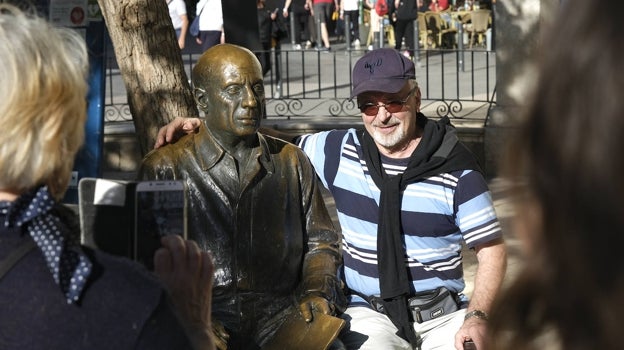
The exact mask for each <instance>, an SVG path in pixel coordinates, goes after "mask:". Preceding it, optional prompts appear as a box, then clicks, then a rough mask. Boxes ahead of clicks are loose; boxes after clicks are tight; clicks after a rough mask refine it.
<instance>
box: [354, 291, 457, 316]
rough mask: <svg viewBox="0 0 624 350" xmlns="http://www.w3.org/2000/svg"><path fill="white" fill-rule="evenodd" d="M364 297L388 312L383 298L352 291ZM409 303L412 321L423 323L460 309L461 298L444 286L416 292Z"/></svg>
mask: <svg viewBox="0 0 624 350" xmlns="http://www.w3.org/2000/svg"><path fill="white" fill-rule="evenodd" d="M350 292H351V293H353V294H357V295H359V296H360V297H362V298H364V299H365V300H366V301H367V302H368V303H369V304H370V306H371V307H372V308H373V310H375V311H377V312H380V313H382V314H386V310H385V309H384V304H383V300H382V299H381V298H379V297H376V296H365V295H362V294H360V293H357V292H354V291H350ZM407 305H408V308H409V311H410V313H411V314H412V321H414V322H418V323H423V322H425V321H429V320H433V319H434V318H438V317H441V316H444V315H448V314H450V313H453V312H455V311H457V310H459V309H460V308H461V307H460V305H461V300H460V299H459V296H458V295H457V293H453V292H451V291H449V290H448V289H446V288H444V287H439V288H437V289H433V290H429V291H426V292H420V293H416V294H414V295H413V296H411V297H409V298H408V299H407Z"/></svg>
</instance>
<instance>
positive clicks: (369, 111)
mask: <svg viewBox="0 0 624 350" xmlns="http://www.w3.org/2000/svg"><path fill="white" fill-rule="evenodd" d="M360 110H361V111H362V113H364V114H366V115H377V112H379V106H377V105H373V104H366V105H363V106H362V107H360Z"/></svg>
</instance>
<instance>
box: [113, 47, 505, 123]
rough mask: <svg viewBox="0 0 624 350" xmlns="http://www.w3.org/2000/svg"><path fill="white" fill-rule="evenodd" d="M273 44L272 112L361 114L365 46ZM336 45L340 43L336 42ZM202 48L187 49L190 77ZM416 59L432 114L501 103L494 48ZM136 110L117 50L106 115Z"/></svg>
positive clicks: (461, 113)
mask: <svg viewBox="0 0 624 350" xmlns="http://www.w3.org/2000/svg"><path fill="white" fill-rule="evenodd" d="M284 47H288V49H278V50H275V49H273V50H272V52H271V57H272V62H271V63H272V65H271V71H270V72H269V73H267V76H266V77H265V88H266V96H267V116H268V117H269V118H271V117H280V118H286V119H294V118H298V117H331V118H335V117H353V116H359V115H360V114H359V111H358V109H357V106H356V104H355V101H354V100H351V99H350V92H351V88H350V81H351V72H352V68H353V66H354V64H355V62H356V61H357V59H359V58H360V57H361V56H362V55H363V54H364V53H365V50H353V49H347V48H344V45H343V47H342V49H338V50H335V51H331V52H322V51H316V50H293V49H290V47H291V45H288V44H287V45H284ZM334 47H339V46H337V45H335V46H334ZM198 58H199V54H197V53H194V54H185V55H183V60H184V64H185V70H186V73H187V75H188V77H189V79H190V76H191V75H190V74H191V69H192V67H193V65H194V64H195V62H196V61H197V59H198ZM414 61H415V63H416V65H417V69H416V79H417V81H418V83H419V85H420V88H421V92H422V100H423V102H422V106H421V107H422V109H423V111H425V114H428V115H431V116H439V117H441V116H445V115H447V116H449V117H451V118H455V119H456V120H468V121H474V122H477V123H485V121H486V118H487V114H488V113H489V110H490V108H491V107H492V105H493V104H495V103H496V92H495V90H496V89H495V86H496V59H495V52H493V51H488V50H485V49H482V48H479V49H474V50H464V49H461V50H449V49H443V50H442V49H441V50H420V51H418V52H417V55H416V57H415V58H414ZM131 119H132V116H131V114H130V110H129V108H128V105H127V96H126V91H125V87H124V85H123V82H122V79H121V75H120V72H119V69H118V68H117V64H116V61H115V57H114V55H112V54H109V55H108V58H107V87H106V102H105V121H106V122H107V123H111V122H115V121H128V120H131Z"/></svg>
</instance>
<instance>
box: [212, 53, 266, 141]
mask: <svg viewBox="0 0 624 350" xmlns="http://www.w3.org/2000/svg"><path fill="white" fill-rule="evenodd" d="M213 74H214V77H213V79H211V82H210V85H211V86H207V87H205V89H206V90H207V96H208V102H207V104H208V108H207V110H206V124H207V126H208V127H209V128H210V130H212V131H213V133H214V134H217V135H218V134H225V135H227V136H230V137H234V138H240V137H244V136H249V135H252V134H255V133H256V132H257V131H258V128H259V127H260V122H261V120H262V116H263V114H264V104H265V97H264V84H263V80H262V72H261V70H260V67H259V64H257V62H254V60H253V59H252V57H249V56H248V55H239V56H234V57H232V56H231V57H227V58H224V59H223V63H222V64H221V67H220V69H218V70H215V72H214V73H213Z"/></svg>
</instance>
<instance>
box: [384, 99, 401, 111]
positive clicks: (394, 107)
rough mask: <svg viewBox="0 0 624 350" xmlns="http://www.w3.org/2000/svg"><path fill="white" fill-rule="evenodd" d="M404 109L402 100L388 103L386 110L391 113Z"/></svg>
mask: <svg viewBox="0 0 624 350" xmlns="http://www.w3.org/2000/svg"><path fill="white" fill-rule="evenodd" d="M401 109H403V103H402V102H401V101H392V102H388V103H387V104H386V110H387V111H388V112H390V113H397V112H400V111H401Z"/></svg>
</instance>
